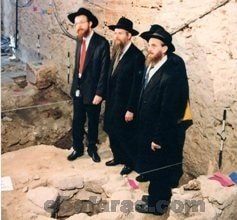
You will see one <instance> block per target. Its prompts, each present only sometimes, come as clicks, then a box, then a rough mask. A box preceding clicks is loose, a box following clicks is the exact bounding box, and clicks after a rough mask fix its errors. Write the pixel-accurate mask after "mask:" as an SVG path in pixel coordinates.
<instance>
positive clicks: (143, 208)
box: [135, 203, 165, 215]
mask: <svg viewBox="0 0 237 220" xmlns="http://www.w3.org/2000/svg"><path fill="white" fill-rule="evenodd" d="M135 210H136V211H137V212H140V213H145V214H153V215H163V214H164V213H165V211H161V212H158V211H156V208H155V207H149V206H148V205H147V204H143V203H142V204H136V206H135Z"/></svg>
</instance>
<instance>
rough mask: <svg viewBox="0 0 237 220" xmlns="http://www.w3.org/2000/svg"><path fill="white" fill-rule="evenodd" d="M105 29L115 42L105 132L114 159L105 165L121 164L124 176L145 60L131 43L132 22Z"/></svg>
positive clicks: (128, 166) (130, 155)
mask: <svg viewBox="0 0 237 220" xmlns="http://www.w3.org/2000/svg"><path fill="white" fill-rule="evenodd" d="M108 27H109V29H110V30H112V31H114V39H113V47H112V62H111V65H110V69H109V78H108V85H107V95H106V107H105V121H104V129H105V131H106V132H107V133H108V135H109V139H110V146H111V150H112V152H113V159H112V160H110V161H108V162H106V165H107V166H115V165H118V164H124V165H125V166H124V167H123V169H122V170H121V172H120V174H121V175H125V174H129V173H130V172H132V170H133V169H134V159H135V153H136V147H137V146H136V145H135V144H134V138H135V137H134V135H135V133H136V113H137V112H136V109H137V102H138V98H139V90H140V88H141V81H142V75H143V71H144V61H145V57H144V55H143V54H142V52H141V51H140V50H139V49H138V48H137V47H136V46H135V45H134V44H133V43H132V42H131V40H132V37H133V36H135V35H137V34H138V32H137V31H136V30H134V29H133V23H132V21H130V20H129V19H127V18H125V17H121V18H120V19H119V21H118V23H117V24H116V25H110V26H108Z"/></svg>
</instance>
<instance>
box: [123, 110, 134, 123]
mask: <svg viewBox="0 0 237 220" xmlns="http://www.w3.org/2000/svg"><path fill="white" fill-rule="evenodd" d="M133 116H134V114H133V113H132V112H130V111H127V112H126V114H125V121H126V122H129V121H132V120H133Z"/></svg>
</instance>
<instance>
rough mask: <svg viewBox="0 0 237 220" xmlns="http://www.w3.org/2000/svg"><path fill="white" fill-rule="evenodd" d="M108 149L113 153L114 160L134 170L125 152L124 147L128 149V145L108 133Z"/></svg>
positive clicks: (131, 161) (116, 136) (115, 135)
mask: <svg viewBox="0 0 237 220" xmlns="http://www.w3.org/2000/svg"><path fill="white" fill-rule="evenodd" d="M109 141H110V148H111V151H112V153H113V157H114V160H116V161H119V162H120V163H122V164H125V165H126V166H129V167H130V168H134V163H133V160H132V159H131V157H130V155H129V153H128V152H127V151H126V147H127V148H128V147H129V146H128V143H127V142H125V141H124V140H121V138H120V137H119V136H118V135H117V134H113V133H110V134H109Z"/></svg>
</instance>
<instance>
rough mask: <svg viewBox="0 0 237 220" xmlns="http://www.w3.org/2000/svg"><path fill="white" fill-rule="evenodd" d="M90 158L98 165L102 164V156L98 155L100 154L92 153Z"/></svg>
mask: <svg viewBox="0 0 237 220" xmlns="http://www.w3.org/2000/svg"><path fill="white" fill-rule="evenodd" d="M88 154H89V156H90V157H91V158H92V160H93V161H94V162H96V163H99V162H100V156H99V155H98V153H97V152H96V151H95V152H91V153H88Z"/></svg>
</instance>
